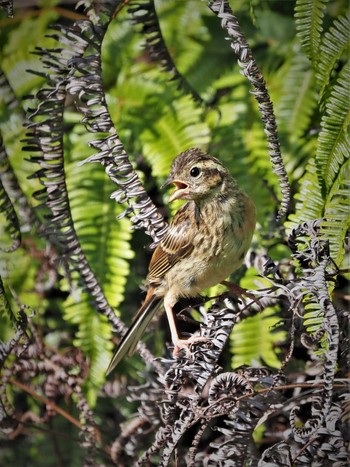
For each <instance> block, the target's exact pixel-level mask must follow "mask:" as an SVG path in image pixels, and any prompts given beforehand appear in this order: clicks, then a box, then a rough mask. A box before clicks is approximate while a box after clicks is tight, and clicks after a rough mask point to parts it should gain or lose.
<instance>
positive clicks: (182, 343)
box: [164, 296, 208, 357]
mask: <svg viewBox="0 0 350 467" xmlns="http://www.w3.org/2000/svg"><path fill="white" fill-rule="evenodd" d="M175 303H176V302H175V301H173V300H170V298H168V297H166V296H165V297H164V308H165V312H166V315H167V318H168V322H169V327H170V332H171V340H172V341H173V344H174V352H173V355H174V357H176V356H177V355H178V354H179V352H180V350H181V349H185V350H186V353H187V351H188V347H189V346H190V345H191V344H195V343H197V342H207V340H208V339H207V338H206V337H201V336H192V337H190V338H189V339H180V338H179V334H178V332H177V329H176V324H175V320H174V315H173V306H174V305H175Z"/></svg>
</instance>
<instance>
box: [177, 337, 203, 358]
mask: <svg viewBox="0 0 350 467" xmlns="http://www.w3.org/2000/svg"><path fill="white" fill-rule="evenodd" d="M208 340H209V339H207V338H206V337H203V336H192V337H190V338H189V339H178V340H177V341H176V342H175V347H174V351H173V356H174V357H178V356H179V354H180V352H181V350H184V351H185V353H186V356H187V357H188V356H190V354H191V351H190V347H191V346H192V345H194V344H198V343H200V342H208Z"/></svg>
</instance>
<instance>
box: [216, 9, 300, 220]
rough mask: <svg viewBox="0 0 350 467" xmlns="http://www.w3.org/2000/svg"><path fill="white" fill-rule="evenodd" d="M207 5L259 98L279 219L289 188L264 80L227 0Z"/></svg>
mask: <svg viewBox="0 0 350 467" xmlns="http://www.w3.org/2000/svg"><path fill="white" fill-rule="evenodd" d="M209 8H210V9H211V10H212V11H213V12H214V13H215V14H216V15H217V16H218V17H219V18H220V19H221V27H222V28H223V29H225V30H226V31H227V32H228V35H229V37H230V39H231V47H232V49H233V50H234V52H235V54H236V55H237V57H238V64H239V66H240V67H241V68H242V72H243V75H244V76H246V78H247V79H248V80H249V81H250V83H251V85H252V88H253V90H252V91H251V92H252V94H253V95H254V97H255V98H256V100H257V102H258V108H259V111H260V113H261V119H262V121H263V123H264V126H265V134H266V136H267V141H268V147H269V154H270V158H271V163H272V167H273V171H274V172H275V173H276V174H277V176H278V179H279V183H280V187H281V192H282V200H281V207H280V209H279V212H278V215H277V220H280V219H281V218H282V217H283V216H285V215H286V213H287V212H288V210H289V205H290V197H291V191H290V185H289V181H288V176H287V173H286V169H285V167H284V164H283V159H282V155H281V149H280V143H279V138H278V132H277V124H276V119H275V115H274V111H273V105H272V102H271V99H270V96H269V94H268V91H267V89H266V83H265V80H264V78H263V76H262V74H261V72H260V70H259V68H258V66H257V64H256V62H255V60H254V58H253V54H252V51H251V49H250V48H249V47H248V44H247V41H246V39H245V37H244V35H243V33H242V31H241V29H240V26H239V23H238V20H237V18H236V17H235V16H234V15H233V13H232V10H231V7H230V5H229V3H228V2H227V0H215V1H212V2H210V3H209Z"/></svg>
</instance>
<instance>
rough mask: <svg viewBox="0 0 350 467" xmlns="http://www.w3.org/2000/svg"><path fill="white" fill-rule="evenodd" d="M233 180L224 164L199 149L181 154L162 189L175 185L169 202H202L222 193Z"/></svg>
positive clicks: (174, 161)
mask: <svg viewBox="0 0 350 467" xmlns="http://www.w3.org/2000/svg"><path fill="white" fill-rule="evenodd" d="M229 178H231V177H230V175H229V173H228V171H227V169H226V168H225V167H224V166H223V165H222V163H221V162H220V161H219V160H218V159H215V157H212V156H209V155H208V154H206V153H205V152H203V151H202V150H201V149H199V148H192V149H188V150H187V151H184V152H182V153H181V154H179V155H178V156H177V157H176V158H175V159H174V160H173V163H172V165H171V169H170V175H169V177H168V178H167V179H166V180H165V182H164V183H163V185H162V188H163V187H165V186H168V185H170V184H173V185H175V191H174V192H173V193H172V194H171V195H170V197H169V202H171V201H174V200H175V199H186V200H200V199H204V198H207V197H210V198H211V197H212V196H213V195H215V194H216V193H220V192H221V191H222V188H223V186H224V183H225V182H226V181H227V180H228V179H229Z"/></svg>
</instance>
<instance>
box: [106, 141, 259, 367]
mask: <svg viewBox="0 0 350 467" xmlns="http://www.w3.org/2000/svg"><path fill="white" fill-rule="evenodd" d="M169 185H174V186H175V190H174V191H173V192H172V193H171V194H170V196H169V199H168V202H169V203H170V202H172V201H174V200H185V201H187V202H186V203H185V204H183V205H182V206H181V207H180V208H179V210H178V211H177V212H176V214H175V215H174V217H173V219H172V220H171V222H170V224H169V227H168V229H167V231H166V233H165V235H164V237H163V238H162V239H161V241H160V243H159V244H158V246H157V247H156V249H155V250H154V252H153V255H152V257H151V260H150V263H149V268H148V275H147V277H146V280H145V286H146V288H147V294H146V297H145V300H144V302H143V304H142V306H141V308H140V309H139V311H138V312H137V314H136V316H135V318H134V320H133V321H132V324H131V326H130V328H129V329H128V331H127V333H126V334H125V335H124V337H123V338H122V339H121V341H120V343H119V345H118V347H117V349H116V351H115V353H114V356H113V358H112V360H111V362H110V364H109V366H108V369H107V372H106V373H107V375H108V374H109V373H111V371H112V370H113V369H114V368H115V367H116V366H117V365H118V363H119V362H120V361H121V360H122V359H123V358H124V356H125V355H128V356H131V355H132V354H133V353H134V351H135V349H136V346H137V343H138V342H139V340H140V339H141V337H142V335H143V334H144V332H145V330H146V328H147V326H148V324H149V323H150V321H151V320H152V318H153V316H154V315H155V314H156V313H157V312H158V311H159V310H160V309H161V308H163V307H164V309H165V313H166V316H167V318H168V322H169V327H170V332H171V338H172V342H173V344H174V356H176V355H177V354H178V353H179V351H180V350H181V349H185V350H186V349H188V348H189V346H190V345H191V344H193V343H196V342H198V341H201V340H204V338H203V337H198V336H192V337H190V338H188V339H181V338H180V337H179V334H178V331H177V328H176V325H175V320H174V316H173V307H174V306H175V304H176V303H177V301H178V300H179V299H180V298H190V297H195V296H198V295H199V294H200V292H203V290H204V289H207V288H209V287H212V286H214V285H216V284H218V283H220V282H223V283H225V284H227V281H225V279H227V278H228V276H229V275H230V274H231V273H233V272H234V271H236V270H237V269H238V268H239V267H240V266H241V265H242V263H243V261H244V258H245V256H246V254H247V252H248V249H249V247H250V244H251V240H252V237H253V234H254V231H255V224H256V208H255V205H254V203H253V201H252V200H251V199H250V198H249V196H248V195H247V194H246V193H245V192H244V191H243V190H242V189H241V188H240V186H239V185H238V183H237V182H236V180H235V179H234V178H233V177H232V176H231V174H230V172H229V170H228V169H227V168H226V167H225V166H224V164H223V163H222V162H221V161H220V160H219V159H217V158H215V157H213V156H210V155H209V154H207V153H206V152H204V151H203V150H202V149H200V148H191V149H188V150H186V151H184V152H182V153H181V154H179V155H178V156H177V157H176V158H175V159H174V160H173V162H172V165H171V168H170V174H169V177H168V178H167V179H166V180H165V182H164V183H163V185H162V186H161V188H165V187H167V186H169ZM237 288H238V289H240V288H239V287H238V286H237ZM241 290H243V289H241Z"/></svg>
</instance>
